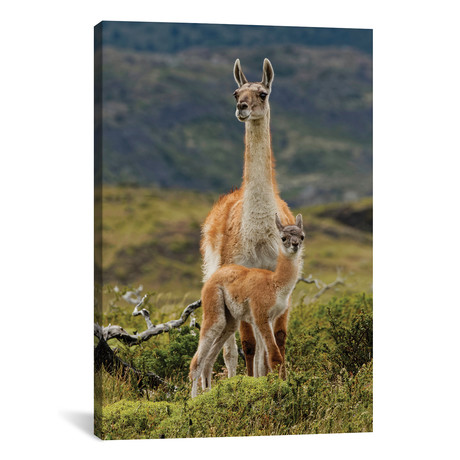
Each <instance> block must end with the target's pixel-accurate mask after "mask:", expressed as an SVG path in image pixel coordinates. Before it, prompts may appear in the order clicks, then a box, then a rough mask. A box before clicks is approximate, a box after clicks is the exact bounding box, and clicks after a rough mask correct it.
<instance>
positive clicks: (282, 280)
mask: <svg viewBox="0 0 460 460" xmlns="http://www.w3.org/2000/svg"><path fill="white" fill-rule="evenodd" d="M299 257H301V251H299V252H298V253H297V254H295V255H291V256H287V255H286V254H284V252H283V251H282V250H280V252H279V255H278V263H277V264H276V270H275V273H274V274H273V279H274V281H275V283H276V284H277V285H278V286H279V288H281V289H288V290H290V289H293V288H294V286H295V284H296V283H297V279H298V277H299V271H300V265H299Z"/></svg>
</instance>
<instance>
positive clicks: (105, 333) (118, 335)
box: [94, 299, 201, 346]
mask: <svg viewBox="0 0 460 460" xmlns="http://www.w3.org/2000/svg"><path fill="white" fill-rule="evenodd" d="M200 306H201V299H200V300H197V301H195V302H193V303H191V304H190V305H187V307H185V309H184V311H183V312H182V314H181V316H180V318H179V319H174V320H171V321H168V322H167V323H163V324H157V325H156V326H154V325H153V324H152V323H151V322H150V318H149V319H148V321H149V322H150V324H152V325H151V327H150V326H149V327H148V328H147V329H146V330H145V331H143V332H141V333H140V334H129V333H128V332H126V331H125V330H124V329H123V328H122V327H121V326H112V325H111V324H109V325H108V326H107V327H102V326H99V324H97V323H96V324H94V335H95V336H96V337H98V338H99V339H101V338H102V339H104V340H105V341H107V340H110V339H118V340H120V341H121V342H124V343H126V344H127V345H129V346H132V345H138V344H140V343H142V342H145V341H146V340H149V339H150V338H151V337H153V336H155V335H158V334H162V333H163V332H169V331H170V330H171V329H174V328H176V327H180V326H182V325H183V324H184V323H185V321H186V320H187V318H188V317H189V316H190V315H191V313H192V312H194V311H195V310H196V309H197V308H199V307H200ZM142 311H146V312H147V310H145V309H143V310H141V312H139V313H138V314H143V313H142ZM147 314H148V312H147ZM143 315H144V314H143ZM144 318H145V316H144ZM146 321H147V319H146ZM147 324H149V323H148V322H147Z"/></svg>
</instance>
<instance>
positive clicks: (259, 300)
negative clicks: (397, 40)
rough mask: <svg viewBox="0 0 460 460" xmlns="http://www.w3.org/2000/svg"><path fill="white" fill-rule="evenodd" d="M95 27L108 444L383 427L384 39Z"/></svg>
mask: <svg viewBox="0 0 460 460" xmlns="http://www.w3.org/2000/svg"><path fill="white" fill-rule="evenodd" d="M94 36H95V47H94V58H95V65H94V70H95V78H94V82H95V116H94V123H95V126H94V129H95V136H94V139H95V145H94V150H95V163H94V165H95V169H94V172H95V182H94V205H95V206H94V209H95V219H94V224H95V243H94V244H95V247H94V250H95V251H94V262H95V283H94V289H95V310H94V382H95V401H94V406H95V411H94V426H95V434H96V435H97V436H98V437H100V438H101V439H104V440H111V439H146V438H147V439H165V438H194V437H224V436H268V435H293V434H318V433H344V432H369V431H372V426H373V297H372V223H373V217H372V216H373V201H372V59H373V58H372V30H367V29H339V28H310V27H282V26H239V25H218V24H175V23H143V22H101V23H100V24H98V25H97V26H96V27H95V34H94Z"/></svg>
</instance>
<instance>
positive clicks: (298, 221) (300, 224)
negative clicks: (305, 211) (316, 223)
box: [295, 214, 303, 229]
mask: <svg viewBox="0 0 460 460" xmlns="http://www.w3.org/2000/svg"><path fill="white" fill-rule="evenodd" d="M295 224H296V225H297V227H299V228H300V229H303V221H302V214H297V216H296V218H295Z"/></svg>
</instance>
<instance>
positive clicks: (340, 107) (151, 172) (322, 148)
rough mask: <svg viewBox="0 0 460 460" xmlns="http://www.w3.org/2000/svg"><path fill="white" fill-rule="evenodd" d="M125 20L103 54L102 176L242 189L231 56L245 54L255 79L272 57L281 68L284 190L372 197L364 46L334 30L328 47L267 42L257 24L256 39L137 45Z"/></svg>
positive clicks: (278, 144)
mask: <svg viewBox="0 0 460 460" xmlns="http://www.w3.org/2000/svg"><path fill="white" fill-rule="evenodd" d="M120 27H121V29H120V30H119V31H118V33H119V38H118V39H117V38H116V37H117V33H116V30H118V29H116V27H115V26H111V33H108V32H107V34H105V36H106V39H105V42H104V43H103V44H104V46H103V47H102V48H101V49H100V50H99V51H98V52H99V53H102V63H103V72H102V94H101V96H102V98H101V104H102V106H101V107H102V123H103V130H102V132H101V133H102V149H103V155H102V163H101V164H98V171H97V174H98V176H99V177H101V178H102V180H103V182H104V183H111V184H120V183H122V184H138V185H143V186H145V185H149V186H150V185H156V186H160V187H167V188H185V189H193V190H199V191H217V192H219V193H220V192H222V191H223V190H228V189H230V188H231V187H232V186H238V185H239V184H240V182H241V171H242V164H243V151H244V143H243V136H244V126H243V124H242V123H239V122H238V121H237V120H236V118H235V116H234V111H235V107H234V98H233V96H232V93H233V91H234V89H235V87H236V85H235V82H234V80H233V73H232V69H233V64H234V62H235V59H236V58H240V60H241V62H242V65H243V69H244V71H245V73H246V76H247V77H248V78H249V79H250V80H256V81H258V80H260V78H261V69H262V62H263V59H264V58H265V57H268V58H269V59H270V60H271V62H272V64H273V66H274V69H275V81H274V85H273V92H272V95H271V97H270V104H271V112H272V116H271V120H272V138H273V147H274V151H275V156H276V160H277V171H278V175H279V182H280V185H281V189H282V192H283V197H284V198H285V199H287V200H288V201H289V202H290V204H292V205H296V206H302V205H305V204H306V203H308V204H314V203H325V202H330V201H344V200H345V201H348V200H350V199H357V198H360V197H364V196H369V195H371V192H372V56H371V55H369V54H368V53H367V52H364V51H362V50H360V49H359V48H354V47H351V46H348V47H347V46H343V45H340V46H339V45H338V43H340V41H339V40H338V39H336V40H335V42H334V43H331V45H329V46H322V47H319V46H316V47H315V46H311V45H306V44H303V43H302V41H299V42H297V43H296V42H295V41H293V40H291V41H290V42H287V41H285V42H284V43H283V40H281V41H280V42H275V41H273V40H268V39H267V40H263V37H267V36H268V35H267V34H268V32H267V31H265V29H257V30H254V31H253V35H254V37H258V40H260V41H262V42H263V43H261V44H260V46H251V45H250V43H251V42H247V44H246V45H243V44H239V45H237V44H235V45H233V44H232V43H230V42H229V41H228V40H226V39H225V38H222V39H221V41H220V42H219V40H218V39H217V38H216V40H217V41H216V42H215V43H214V41H213V40H210V41H207V42H203V43H201V46H198V45H196V46H188V47H185V46H179V45H178V46H177V47H174V48H175V49H174V50H168V49H153V48H152V49H150V48H149V47H148V46H144V45H139V46H135V45H132V46H131V47H130V46H128V45H129V43H130V40H131V39H133V37H134V36H135V34H134V33H128V29H129V27H131V29H132V30H137V29H136V27H134V26H127V25H124V26H120ZM133 27H134V29H133ZM137 27H138V28H139V29H140V30H143V27H144V26H141V25H138V26H137ZM131 29H129V30H131ZM153 30H155V28H153ZM179 30H182V29H180V28H179ZM246 33H249V32H246ZM120 34H121V35H120ZM152 34H153V35H152V37H154V36H155V34H154V33H153V32H152ZM178 34H179V37H180V32H178ZM264 34H265V35H264ZM141 36H142V37H146V35H145V33H144V35H142V34H141ZM120 37H121V38H120ZM139 40H141V39H139ZM152 40H153V38H152ZM177 40H178V42H180V39H179V38H178V39H177ZM190 40H191V41H190V42H189V43H193V39H190ZM141 41H142V40H141ZM256 41H257V40H256ZM144 42H145V40H144ZM345 43H346V42H345ZM350 43H352V41H351V42H350ZM123 44H124V45H123Z"/></svg>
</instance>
